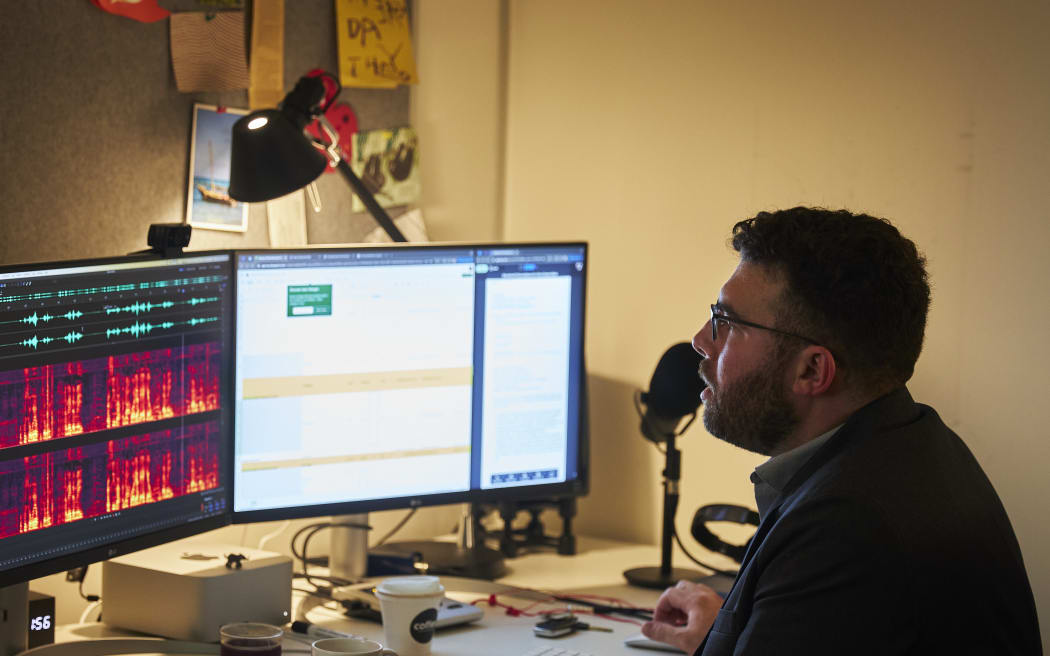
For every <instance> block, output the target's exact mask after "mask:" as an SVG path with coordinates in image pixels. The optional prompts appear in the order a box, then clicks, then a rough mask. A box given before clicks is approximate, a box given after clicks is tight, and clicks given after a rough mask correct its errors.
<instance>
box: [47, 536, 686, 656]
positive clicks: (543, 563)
mask: <svg viewBox="0 0 1050 656" xmlns="http://www.w3.org/2000/svg"><path fill="white" fill-rule="evenodd" d="M577 544H578V548H579V553H578V554H577V555H575V556H559V555H557V554H556V553H553V552H543V553H533V554H529V555H526V556H522V557H520V558H515V559H511V560H508V561H507V566H508V569H509V570H510V573H509V574H508V575H507V576H505V577H503V578H501V579H499V580H498V581H495V582H492V581H480V580H477V579H464V578H458V577H446V576H443V577H441V580H442V583H444V585H445V588H446V594H447V596H449V597H451V598H453V599H456V600H458V601H465V602H471V601H474V600H476V599H480V598H485V597H488V596H489V595H490V594H493V593H495V594H498V595H499V596H500V597H499V598H500V601H502V602H504V603H507V604H509V605H512V606H515V607H519V608H523V607H526V606H528V605H529V604H531V603H532V602H534V601H535V600H536V596H537V595H535V594H530V593H529V592H528V590H522V588H527V589H529V590H543V591H546V592H563V593H565V594H594V595H601V596H603V597H612V598H616V599H619V600H622V601H625V602H628V603H631V604H634V605H637V606H643V607H652V606H653V605H655V604H656V600H657V599H658V598H659V596H660V591H659V590H649V589H645V588H635V587H631V586H628V585H627V583H626V581H625V580H624V578H623V571H624V570H625V569H629V568H631V567H638V566H645V565H654V564H656V563H658V562H659V559H660V554H659V548H658V547H656V546H650V545H637V544H629V543H624V542H613V541H610V540H598V539H588V538H583V537H581V538H579V539H578V541H577ZM304 597H306V595H304V594H301V593H295V594H294V595H293V600H292V604H293V606H292V610H293V613H294V612H295V610H296V608H297V607H298V606H299V604H300V602H301V601H302V600H303V598H304ZM479 607H481V608H482V609H483V610H484V611H485V617H484V618H482V619H481V620H479V621H478V622H474V623H472V624H468V625H465V626H461V627H454V628H449V629H443V630H441V631H439V632H437V633H436V634H435V637H434V642H433V654H434V656H523V655H524V654H526V653H528V652H529V651H531V650H532V649H535V648H536V647H540V646H552V645H553V646H559V647H562V648H565V649H573V650H576V651H582V652H590V653H593V654H595V655H596V656H605V655H608V654H612V655H615V654H630V655H632V656H657V655H658V654H662V653H666V652H658V651H650V650H642V649H636V648H631V647H627V646H626V645H624V644H623V640H624V638H626V637H627V636H630V635H634V634H637V633H638V632H639V631H640V630H641V628H640V626H639V624H638V623H631V622H627V621H615V620H607V619H604V618H600V617H594V618H592V617H590V616H588V615H584V616H583V618H584V620H585V621H587V622H588V623H591V624H594V625H596V626H605V627H608V628H610V629H612V633H605V632H603V631H577V632H575V633H573V634H570V635H568V636H564V637H561V638H554V639H546V638H538V637H536V636H535V635H533V632H532V627H533V625H534V624H535V623H536V621H537V618H535V617H512V616H510V615H507V613H506V612H505V610H504V609H503V608H499V607H492V606H489V605H488V604H480V605H479ZM103 608H104V607H103ZM540 608H554V606H541V607H540ZM305 614H306V619H307V620H308V621H310V622H312V623H314V624H317V625H320V626H324V627H326V628H330V629H335V630H338V631H345V632H347V633H355V634H358V635H363V636H365V637H368V638H371V639H373V640H378V641H380V642H382V640H383V627H382V626H381V625H379V624H377V623H374V622H367V621H364V620H354V619H350V618H348V617H346V616H345V615H343V614H342V613H340V612H337V611H335V610H331V609H328V608H324V607H320V606H317V607H313V608H311V609H309V610H308V611H306V613H305ZM296 619H302V618H301V617H297V618H296ZM127 635H128V633H127V632H124V631H120V630H119V629H112V628H110V627H107V626H105V625H104V624H88V625H83V624H81V625H69V626H64V627H59V629H58V630H57V631H56V636H55V637H56V640H59V641H66V640H72V641H76V640H83V639H86V638H104V637H119V636H127ZM70 647H73V648H74V651H70V652H68V653H78V652H77V651H76V650H75V645H70ZM214 648H215V649H214V651H213V652H212V653H217V652H218V645H214ZM193 653H201V652H200V651H197V652H193ZM284 653H285V654H288V655H291V654H300V653H303V654H308V653H309V646H308V645H307V644H306V643H299V642H296V641H293V640H290V639H289V640H286V641H285V650H284Z"/></svg>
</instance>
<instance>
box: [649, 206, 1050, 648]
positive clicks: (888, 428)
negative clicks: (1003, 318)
mask: <svg viewBox="0 0 1050 656" xmlns="http://www.w3.org/2000/svg"><path fill="white" fill-rule="evenodd" d="M733 247H734V248H735V249H736V250H737V251H738V252H739V253H740V263H739V265H738V266H737V268H736V270H735V271H734V272H733V274H732V276H731V277H730V278H729V280H728V281H727V282H726V283H725V285H723V287H722V290H721V293H720V295H719V298H718V302H717V303H715V304H714V305H712V306H711V319H710V321H709V322H708V323H707V324H705V325H704V327H703V328H701V330H700V332H698V333H697V335H696V337H694V338H693V346H694V347H695V348H696V350H697V351H698V352H699V353H700V355H701V356H702V357H703V360H702V361H701V365H700V375H701V376H702V377H703V379H704V382H706V383H707V388H706V389H705V390H704V391H703V394H702V399H703V402H704V415H703V417H704V425H705V426H706V427H707V430H708V431H709V432H710V433H711V434H712V435H715V436H716V437H718V438H720V439H723V440H725V441H727V442H730V443H731V444H735V445H737V446H740V447H743V448H745V449H748V450H749V451H754V452H757V453H761V454H764V455H768V456H770V459H769V460H768V461H767V462H765V463H763V464H762V465H760V466H759V467H758V468H756V469H755V472H754V473H753V474H752V476H751V480H752V482H753V483H754V484H755V497H756V500H757V503H758V509H759V515H760V517H761V522H760V526H759V528H758V530H757V532H756V534H755V536H754V538H753V539H752V540H751V543H750V545H749V548H748V551H747V554H746V556H745V557H744V561H743V563H742V565H741V568H740V573H739V574H738V575H737V579H736V582H735V584H734V586H733V589H732V591H731V592H730V593H729V595H728V596H727V597H726V599H725V601H724V603H723V601H722V599H721V598H720V597H718V595H716V594H715V592H714V591H713V590H711V589H710V588H707V587H706V586H703V585H699V584H694V583H688V582H681V583H679V584H678V585H676V586H675V587H673V588H670V589H669V590H667V591H666V592H665V593H664V594H663V595H662V596H661V597H660V601H659V603H658V604H657V608H656V612H655V617H654V621H652V622H649V623H647V624H646V625H645V626H644V627H643V632H644V633H645V634H646V635H647V636H649V637H650V638H653V639H656V640H661V641H664V642H668V643H671V644H674V645H676V646H678V647H680V648H682V649H683V650H685V651H687V652H694V653H695V654H703V655H704V656H720V655H723V654H727V655H728V654H738V655H742V654H777V655H779V654H806V655H809V656H813V655H821V654H829V655H830V654H835V655H843V654H850V655H857V654H878V655H879V656H887V655H891V654H916V655H920V654H921V655H922V656H929V655H930V654H1041V653H1042V648H1041V645H1040V637H1039V627H1038V623H1037V619H1036V611H1035V602H1034V600H1033V597H1032V590H1031V586H1030V585H1029V582H1028V578H1027V575H1026V573H1025V568H1024V563H1023V561H1022V559H1021V552H1020V549H1019V547H1018V544H1017V539H1016V538H1015V536H1014V533H1013V530H1012V528H1011V527H1010V522H1009V519H1008V518H1007V516H1006V512H1005V511H1004V509H1003V507H1002V504H1001V503H1000V501H999V498H998V497H997V496H996V493H995V491H994V489H993V488H992V485H991V483H990V482H989V481H988V479H987V477H986V476H985V475H984V472H983V471H982V470H981V468H980V466H979V465H978V463H977V461H976V460H975V459H974V457H973V455H972V454H971V453H970V451H969V450H968V449H967V448H966V446H965V445H964V444H963V443H962V441H961V440H960V439H959V438H958V437H957V436H956V435H955V434H954V433H953V432H952V431H951V430H950V429H948V428H947V427H946V426H945V425H944V423H943V422H942V421H941V420H940V418H939V417H938V416H937V413H936V412H935V411H934V410H933V409H931V408H929V407H927V406H923V405H919V404H917V403H915V402H914V401H913V400H912V398H911V396H910V395H909V393H908V390H907V389H906V388H905V387H904V384H905V382H906V381H907V380H908V379H909V378H910V377H911V375H912V371H913V368H914V365H915V361H916V360H917V359H918V357H919V351H920V350H921V348H922V341H923V334H924V331H925V326H926V314H927V310H928V308H929V303H930V288H929V285H928V283H927V278H926V270H925V260H924V259H923V257H922V256H921V255H920V254H919V252H918V251H917V250H916V248H915V245H914V244H913V243H912V242H911V241H910V240H908V239H906V238H904V237H903V236H901V234H900V233H899V232H898V231H897V229H896V228H894V227H893V226H892V225H890V223H889V222H888V221H885V220H882V219H877V218H873V217H870V216H866V215H862V214H861V215H855V214H851V213H849V212H846V211H828V210H822V209H811V208H803V207H797V208H794V209H790V210H784V211H779V212H773V213H766V212H763V213H760V214H758V215H757V216H756V217H754V218H752V219H748V220H746V221H741V222H740V223H737V224H736V225H735V226H734V227H733ZM1008 438H1009V436H1008V434H1007V435H1004V439H1008Z"/></svg>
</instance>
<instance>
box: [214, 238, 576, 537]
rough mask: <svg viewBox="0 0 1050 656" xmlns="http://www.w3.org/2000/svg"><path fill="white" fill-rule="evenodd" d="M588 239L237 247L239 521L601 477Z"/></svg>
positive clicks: (552, 487) (506, 496)
mask: <svg viewBox="0 0 1050 656" xmlns="http://www.w3.org/2000/svg"><path fill="white" fill-rule="evenodd" d="M586 264H587V245H586V244H585V243H557V244H499V245H484V244H482V245H401V246H359V247H346V248H308V249H300V250H280V251H237V254H236V277H237V335H236V345H235V350H236V367H235V370H236V377H235V387H234V403H235V416H236V420H235V440H234V455H233V459H232V462H231V465H232V467H233V472H232V481H233V489H234V499H233V512H234V522H253V521H263V520H274V519H287V518H299V517H313V516H319V515H346V514H354V513H361V512H369V511H376V510H385V509H393V508H408V507H416V506H425V505H433V504H447V503H454V502H497V501H500V500H514V499H534V498H553V497H569V496H574V495H579V494H583V493H585V492H586V489H587V458H586V445H585V443H584V435H585V430H584V429H585V422H586V411H585V395H584V384H585V372H584V358H583V342H584V339H583V337H584V303H585V296H586V274H587V267H586Z"/></svg>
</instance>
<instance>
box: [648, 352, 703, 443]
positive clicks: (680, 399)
mask: <svg viewBox="0 0 1050 656" xmlns="http://www.w3.org/2000/svg"><path fill="white" fill-rule="evenodd" d="M700 359H701V358H700V354H699V353H697V352H696V350H695V349H693V345H692V344H690V343H688V342H679V343H678V344H675V345H673V346H671V348H669V349H667V351H666V352H665V353H664V354H663V357H661V358H660V362H658V363H657V365H656V369H655V370H653V377H652V379H651V380H650V381H649V391H648V392H642V393H641V395H640V397H639V398H640V399H641V401H642V403H644V404H645V406H646V409H645V414H644V415H642V426H641V429H642V435H644V436H645V437H646V439H649V440H651V441H653V442H666V441H667V439H668V437H669V436H674V435H675V430H676V429H677V428H678V423H679V422H680V421H681V420H682V417H685V416H688V415H695V414H696V410H697V408H699V407H700V392H702V391H703V389H704V387H705V385H704V382H703V380H702V379H701V378H700V372H699V368H700Z"/></svg>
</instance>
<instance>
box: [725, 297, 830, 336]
mask: <svg viewBox="0 0 1050 656" xmlns="http://www.w3.org/2000/svg"><path fill="white" fill-rule="evenodd" d="M719 321H725V322H726V323H737V324H740V325H741V326H750V327H751V328H758V329H760V330H768V331H769V332H771V333H776V334H778V335H785V336H787V337H794V338H795V339H801V340H802V341H803V342H806V343H807V344H812V345H814V346H820V344H819V343H817V342H815V341H813V340H812V339H810V338H808V337H803V336H802V335H798V334H796V333H789V332H788V331H786V330H780V329H778V328H770V327H769V326H763V325H762V324H760V323H754V322H752V321H744V320H743V319H737V318H736V317H731V316H729V315H727V314H722V313H721V312H720V311H719V308H718V304H717V303H712V304H711V341H712V342H717V341H718V322H719Z"/></svg>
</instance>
